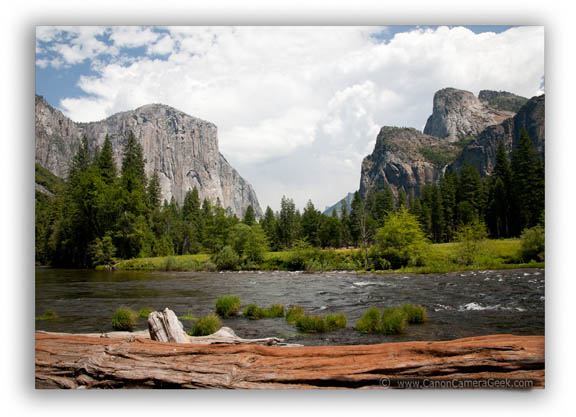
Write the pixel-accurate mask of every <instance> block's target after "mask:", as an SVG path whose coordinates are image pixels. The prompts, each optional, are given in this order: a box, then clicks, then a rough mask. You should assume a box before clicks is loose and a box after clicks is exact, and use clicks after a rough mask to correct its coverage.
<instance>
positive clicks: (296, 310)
mask: <svg viewBox="0 0 576 417" xmlns="http://www.w3.org/2000/svg"><path fill="white" fill-rule="evenodd" d="M305 315H306V312H305V311H304V309H303V308H302V307H300V306H290V308H289V309H288V311H287V312H286V322H287V323H290V324H295V323H296V320H298V318H299V317H302V316H305Z"/></svg>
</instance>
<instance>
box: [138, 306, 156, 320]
mask: <svg viewBox="0 0 576 417" xmlns="http://www.w3.org/2000/svg"><path fill="white" fill-rule="evenodd" d="M153 312H154V310H153V309H151V308H143V309H141V310H140V311H139V312H138V317H141V318H143V319H147V318H148V316H149V315H150V313H153Z"/></svg>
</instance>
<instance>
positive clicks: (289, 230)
mask: <svg viewBox="0 0 576 417" xmlns="http://www.w3.org/2000/svg"><path fill="white" fill-rule="evenodd" d="M277 230H278V238H279V241H280V243H281V244H282V246H284V247H285V248H291V247H292V244H293V243H294V241H295V240H296V238H297V236H298V216H297V215H296V206H295V204H294V201H293V200H292V199H289V198H286V196H282V201H281V202H280V214H279V216H278V221H277Z"/></svg>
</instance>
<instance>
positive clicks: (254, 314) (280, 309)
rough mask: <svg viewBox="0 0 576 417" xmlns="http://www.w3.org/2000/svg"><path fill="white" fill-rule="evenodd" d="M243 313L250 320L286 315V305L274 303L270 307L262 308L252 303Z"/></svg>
mask: <svg viewBox="0 0 576 417" xmlns="http://www.w3.org/2000/svg"><path fill="white" fill-rule="evenodd" d="M242 315H243V316H244V317H246V318H249V319H250V320H259V319H264V318H271V319H272V318H277V317H284V305H282V304H272V305H271V306H270V307H268V308H262V307H259V306H257V305H256V304H250V305H248V306H247V307H246V308H245V309H244V311H243V312H242Z"/></svg>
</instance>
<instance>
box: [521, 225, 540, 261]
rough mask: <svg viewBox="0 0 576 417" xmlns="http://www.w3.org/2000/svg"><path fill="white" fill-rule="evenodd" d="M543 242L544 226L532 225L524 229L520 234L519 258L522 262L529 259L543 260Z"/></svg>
mask: <svg viewBox="0 0 576 417" xmlns="http://www.w3.org/2000/svg"><path fill="white" fill-rule="evenodd" d="M545 243H546V239H545V234H544V227H542V226H534V227H532V228H530V229H524V231H523V232H522V235H521V236H520V253H519V257H520V259H521V260H522V261H523V262H530V261H531V260H535V261H539V262H544V257H545V256H544V246H545Z"/></svg>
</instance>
